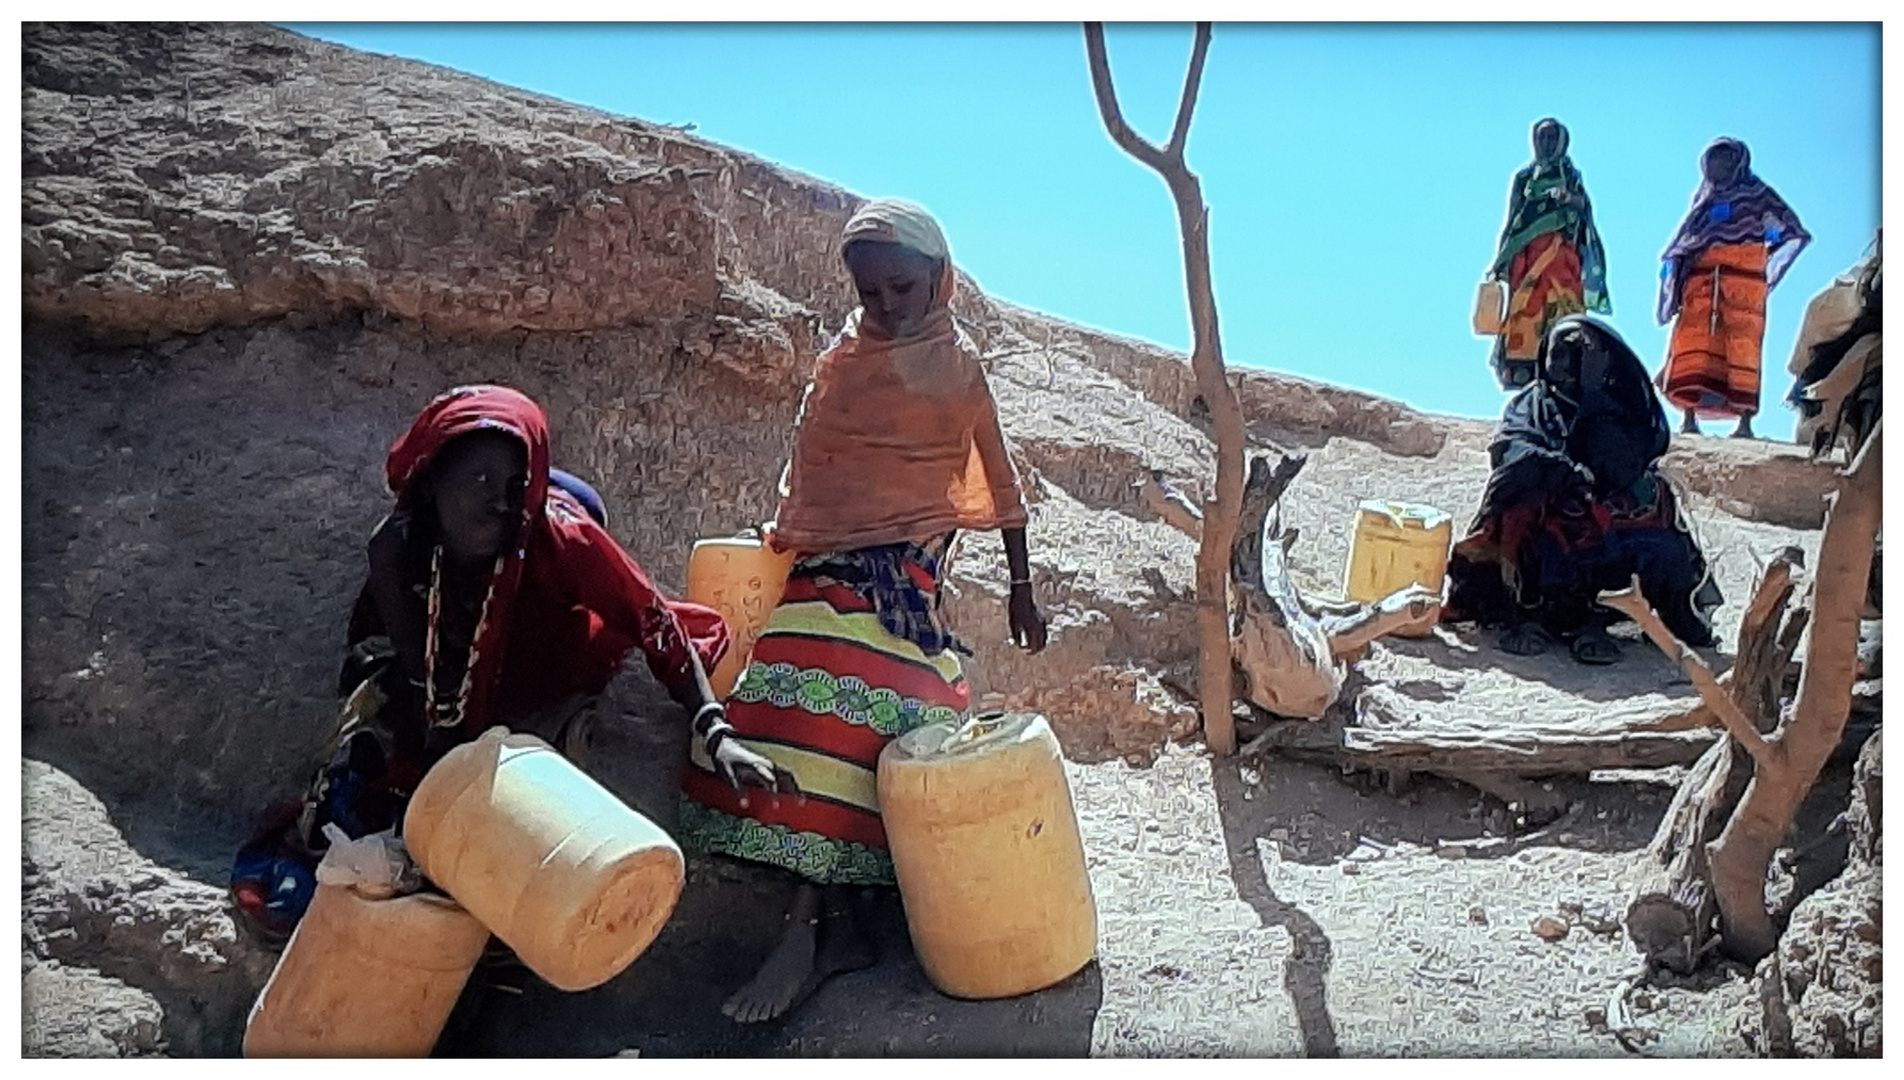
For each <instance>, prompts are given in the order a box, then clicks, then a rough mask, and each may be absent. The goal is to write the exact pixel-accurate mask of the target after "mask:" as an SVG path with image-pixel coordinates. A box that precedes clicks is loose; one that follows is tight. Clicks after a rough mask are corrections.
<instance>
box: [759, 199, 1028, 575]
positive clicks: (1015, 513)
mask: <svg viewBox="0 0 1904 1080" xmlns="http://www.w3.org/2000/svg"><path fill="white" fill-rule="evenodd" d="M923 215H924V211H923V210H919V209H918V208H916V207H912V206H910V205H908V204H904V203H898V202H896V201H882V202H876V203H869V204H867V206H865V207H863V208H862V209H861V210H860V211H859V213H858V214H856V215H855V216H854V219H853V220H852V221H850V222H849V223H848V224H847V228H846V235H847V237H848V238H859V237H869V238H879V237H880V236H881V233H882V232H883V233H884V235H885V236H892V237H895V238H896V239H898V240H899V241H900V242H903V243H905V244H906V246H908V247H913V248H915V249H917V250H922V251H923V253H924V254H926V255H929V256H933V257H935V258H939V259H941V260H943V261H944V264H945V270H944V273H943V274H942V275H941V277H940V279H939V282H938V285H937V288H936V289H935V291H934V294H933V299H932V308H931V311H930V313H929V314H928V315H927V317H926V322H925V327H924V329H923V330H921V331H920V333H919V334H918V335H917V336H914V337H911V338H907V339H904V340H897V341H896V340H892V339H890V338H886V337H884V336H882V335H880V334H879V333H878V332H877V331H875V330H874V329H873V328H872V327H871V326H869V325H865V324H864V323H863V322H862V321H861V316H862V314H863V313H862V312H859V311H855V312H854V313H853V315H852V316H851V317H849V318H848V319H847V323H846V328H845V330H843V331H842V332H841V334H840V338H839V340H838V341H836V342H835V343H834V344H833V345H832V347H831V348H829V349H827V350H826V352H824V353H823V354H821V356H820V360H819V363H818V364H817V365H816V366H815V368H814V373H813V381H812V382H811V383H809V384H808V386H807V390H806V395H805V397H804V398H803V399H802V401H801V403H800V413H799V416H798V417H797V418H796V420H795V421H794V424H795V427H794V436H793V456H792V458H791V460H789V461H788V463H787V468H786V471H785V473H783V474H782V477H781V488H780V509H779V512H778V515H777V520H776V522H775V525H774V539H773V546H774V547H775V548H777V549H779V550H781V551H797V552H802V553H819V552H827V551H849V550H852V549H854V548H862V547H870V546H872V545H875V544H890V543H896V542H898V541H902V540H924V539H927V538H929V537H932V536H935V535H937V534H939V533H944V532H950V531H952V530H954V529H999V528H1011V527H1013V526H1022V525H1024V524H1025V522H1026V517H1027V516H1026V513H1025V503H1024V499H1023V496H1022V494H1021V492H1020V490H1019V486H1018V475H1017V473H1016V471H1015V470H1014V469H1013V468H1012V463H1011V458H1010V457H1009V456H1008V455H1007V453H1006V450H1005V437H1004V434H1003V432H1002V431H1000V429H999V426H998V409H997V406H996V404H995V403H994V402H993V400H992V391H991V387H990V386H989V385H988V384H987V383H986V381H985V371H984V369H983V368H982V367H981V366H980V365H979V358H978V350H977V349H976V348H975V347H974V346H973V345H972V343H971V341H970V340H968V339H967V338H966V336H965V335H964V334H963V333H961V332H960V331H959V330H958V328H957V327H956V326H955V325H953V322H952V313H951V310H950V303H951V300H952V282H953V277H952V261H951V259H950V257H949V255H948V253H947V252H946V251H945V249H944V241H943V239H942V238H940V237H938V235H937V234H938V228H937V225H936V224H935V223H933V222H931V219H930V218H929V217H928V218H924V220H923V222H922V221H920V220H919V218H921V217H923ZM894 225H898V226H899V227H898V228H896V229H895V228H893V226H894ZM921 231H924V232H925V233H926V234H927V235H930V236H931V237H932V241H936V243H934V242H932V241H925V242H920V241H918V240H915V239H914V238H915V237H918V236H920V234H921ZM928 247H937V248H938V249H939V250H936V251H932V250H924V249H925V248H928Z"/></svg>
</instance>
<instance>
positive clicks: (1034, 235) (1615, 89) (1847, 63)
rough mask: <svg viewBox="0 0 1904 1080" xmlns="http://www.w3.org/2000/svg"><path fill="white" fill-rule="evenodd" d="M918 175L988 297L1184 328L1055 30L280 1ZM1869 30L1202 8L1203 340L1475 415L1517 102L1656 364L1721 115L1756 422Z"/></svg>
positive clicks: (469, 63) (1103, 319) (904, 187)
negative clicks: (1755, 203) (504, 16)
mask: <svg viewBox="0 0 1904 1080" xmlns="http://www.w3.org/2000/svg"><path fill="white" fill-rule="evenodd" d="M293 29H297V30H300V31H302V32H304V33H308V34H312V35H314V36H317V37H321V38H325V39H327V40H331V41H335V42H338V43H340V44H345V45H350V46H353V47H357V48H363V49H368V50H372V51H376V52H383V53H390V54H394V55H399V56H406V57H412V58H415V59H420V60H426V61H430V62H432V63H438V64H443V65H445V66H448V67H452V68H456V69H458V70H462V71H467V72H470V73H473V74H477V75H481V76H484V77H487V78H491V79H495V80H497V81H500V82H504V83H509V84H511V85H515V86H520V87H523V88H526V89H530V90H534V91H538V92H541V93H547V94H551V95H554V96H556V97H560V98H564V99H567V100H570V101H575V102H579V103H582V104H587V105H591V106H594V107H597V108H601V109H605V110H608V111H610V112H615V113H622V114H628V115H633V116H638V117H641V118H643V119H646V120H652V121H659V122H666V123H689V122H691V123H694V124H695V125H697V127H696V131H697V134H700V135H702V136H705V137H707V138H709V139H713V140H715V141H717V142H721V143H725V144H727V145H730V146H734V147H738V148H741V149H744V150H747V151H750V152H752V153H755V154H759V155H761V156H763V157H767V158H770V159H772V160H774V161H777V162H779V163H781V164H783V165H786V166H789V167H791V168H794V169H798V170H801V171H803V172H807V173H810V174H813V175H816V176H820V177H823V178H825V179H827V180H830V181H833V182H836V183H838V184H840V185H842V186H844V187H847V188H849V189H851V190H853V191H856V192H859V193H861V194H864V195H900V196H904V197H907V198H911V199H915V200H918V201H919V202H921V203H924V204H925V205H926V206H927V207H928V208H930V209H931V210H932V211H933V212H934V213H935V214H936V215H937V216H938V217H939V219H940V220H941V222H942V223H943V224H944V226H945V229H946V233H947V235H948V237H949V238H950V240H951V243H952V249H953V254H954V257H955V258H956V259H957V260H958V262H959V263H960V265H961V266H963V267H964V268H965V269H966V270H967V271H968V272H970V273H971V274H972V275H973V276H974V277H975V278H976V279H977V280H978V282H979V284H980V285H981V286H983V287H984V288H985V289H986V290H987V291H988V292H990V293H992V294H994V295H997V296H1000V297H1002V298H1005V299H1008V300H1011V301H1014V302H1016V303H1020V304H1024V305H1026V306H1029V307H1033V308H1037V309H1040V310H1043V311H1048V312H1051V313H1053V314H1056V315H1059V316H1062V317H1064V318H1066V319H1070V320H1072V321H1076V322H1080V323H1085V324H1088V325H1092V326H1098V327H1103V328H1105V329H1108V330H1112V331H1115V332H1118V333H1123V334H1128V335H1131V336H1134V337H1139V338H1144V339H1147V340H1151V341H1156V342H1159V343H1162V344H1165V345H1169V346H1172V347H1176V348H1180V349H1183V348H1187V347H1188V345H1189V323H1188V317H1187V314H1186V311H1185V302H1184V295H1183V285H1182V256H1181V254H1180V249H1179V246H1178V237H1177V226H1176V218H1175V213H1174V211H1173V209H1172V206H1171V203H1170V200H1169V197H1168V194H1167V193H1166V191H1165V190H1164V187H1163V184H1162V182H1161V181H1160V180H1158V179H1157V178H1156V177H1155V175H1154V174H1152V173H1151V172H1150V171H1149V170H1147V169H1145V168H1144V167H1142V166H1140V165H1138V164H1137V163H1136V162H1135V161H1132V160H1131V159H1129V158H1127V157H1125V156H1124V155H1123V154H1122V153H1121V152H1120V151H1118V150H1117V149H1116V147H1114V146H1113V145H1112V144H1111V142H1110V140H1109V139H1108V137H1107V136H1106V135H1105V134H1104V131H1103V126H1102V124H1101V122H1100V121H1099V119H1098V116H1097V112H1096V106H1095V104H1094V102H1093V100H1092V97H1091V88H1090V80H1089V76H1088V73H1087V69H1086V66H1085V60H1084V46H1083V40H1082V35H1081V33H1080V31H1079V29H1078V27H1077V26H1076V25H1073V24H1005V25H937V26H935V25H918V24H913V25H892V26H862V25H851V24H846V25H841V24H833V25H759V24H728V25H696V24H667V25H654V24H650V25H642V24H632V25H590V24H563V25H504V24H468V25H459V24H350V25H346V24H295V25H294V26H293ZM1108 37H1109V43H1110V51H1111V61H1112V66H1113V70H1114V71H1115V74H1116V77H1117V83H1118V92H1119V97H1120V100H1121V101H1122V102H1123V104H1124V110H1125V115H1126V116H1127V117H1128V118H1129V119H1130V120H1131V121H1132V122H1133V123H1134V124H1135V125H1136V126H1137V127H1138V128H1139V129H1140V130H1142V131H1144V132H1146V133H1148V134H1150V135H1152V136H1153V137H1155V138H1161V137H1162V136H1163V135H1165V134H1166V133H1167V131H1168V128H1169V124H1170V121H1171V117H1172V114H1173V111H1174V109H1175V105H1176V100H1177V94H1178V90H1179V87H1180V85H1181V81H1182V77H1183V65H1184V61H1185V59H1186V57H1187V55H1188V50H1189V44H1190V28H1189V27H1188V26H1170V25H1123V26H1119V25H1114V26H1112V27H1110V29H1109V34H1108ZM1879 70H1880V59H1879V35H1878V29H1877V27H1876V25H1875V24H1816V25H1793V24H1777V25H1773V24H1760V25H1754V24H1729V25H1693V24H1655V25H1639V24H1625V25H1612V24H1602V25H1593V24H1585V25H1565V24H1550V25H1489V24H1465V25H1463V24H1447V25H1407V24H1359V25H1353V24H1298V25H1276V24H1222V23H1219V24H1218V25H1217V27H1216V30H1215V36H1214V39H1213V42H1212V44H1211V48H1210V56H1209V61H1208V65H1207V67H1206V69H1205V73H1204V82H1203V92H1202V95H1201V98H1200V100H1199V105H1198V108H1197V113H1196V122H1195V126H1194V127H1193V128H1192V130H1191V134H1190V143H1189V155H1188V156H1189V161H1190V164H1191V167H1192V168H1194V169H1195V170H1196V171H1197V172H1198V173H1199V175H1201V177H1202V178H1203V184H1204V195H1205V198H1206V200H1207V201H1208V203H1209V205H1210V215H1211V226H1210V229H1211V246H1212V256H1213V259H1214V264H1215V265H1214V273H1215V281H1216V293H1217V303H1218V309H1219V313H1220V318H1221V322H1222V330H1223V341H1224V349H1225V352H1226V354H1227V357H1228V359H1229V361H1230V362H1231V363H1232V364H1244V365H1250V366H1255V367H1263V368H1270V369H1274V370H1279V371H1286V372H1292V373H1296V374H1300V375H1305V376H1310V377H1313V378H1319V379H1326V380H1329V381H1331V382H1336V383H1340V384H1345V385H1349V386H1355V387H1359V388H1362V389H1366V390H1371V391H1374V392H1377V393H1380V394H1384V395H1387V396H1390V397H1396V398H1400V399H1402V400H1404V401H1407V402H1409V403H1411V404H1413V405H1415V406H1417V407H1419V408H1423V409H1428V410H1432V411H1437V412H1450V413H1456V414H1459V415H1466V416H1481V417H1491V416H1494V415H1496V414H1497V413H1498V411H1499V407H1500V404H1501V401H1502V395H1501V392H1500V391H1499V389H1498V388H1497V387H1496V385H1495V383H1494V382H1493V379H1492V375H1491V373H1490V372H1489V370H1488V368H1487V364H1486V357H1487V352H1488V343H1487V341H1486V340H1484V339H1481V338H1477V337H1475V336H1473V334H1472V333H1471V331H1470V330H1469V328H1468V317H1469V312H1470V310H1471V307H1472V303H1473V295H1474V287H1475V284H1476V282H1477V281H1478V280H1479V279H1480V276H1481V274H1482V272H1483V271H1484V270H1485V268H1486V266H1487V264H1488V262H1489V261H1490V259H1491V258H1492V256H1493V251H1494V243H1495V240H1496V238H1497V236H1498V234H1499V230H1500V225H1501V218H1502V214H1503V210H1504V206H1505V199H1506V191H1507V184H1508V180H1509V179H1510V177H1511V176H1512V174H1513V172H1514V170H1515V169H1517V168H1519V167H1520V166H1521V165H1522V164H1524V163H1525V162H1526V161H1527V159H1528V158H1529V156H1530V150H1529V147H1528V142H1527V133H1528V127H1529V125H1530V124H1531V123H1532V122H1533V121H1534V120H1536V119H1538V118H1539V117H1541V116H1543V115H1549V114H1551V115H1554V116H1558V117H1559V118H1560V119H1561V120H1562V121H1563V122H1565V123H1566V124H1567V125H1568V127H1569V128H1570V129H1571V131H1572V133H1573V146H1572V154H1573V159H1574V162H1575V164H1576V165H1578V166H1579V168H1580V170H1581V172H1582V174H1583V176H1584V178H1585V181H1586V185H1587V190H1588V192H1589V193H1590V194H1591V195H1592V197H1593V201H1594V207H1595V213H1596V215H1597V217H1598V221H1599V226H1600V230H1601V234H1602V236H1603V237H1604V239H1605V242H1606V247H1607V254H1608V262H1609V291H1610V293H1611V294H1612V298H1613V309H1614V310H1613V321H1614V324H1615V325H1616V326H1617V327H1618V328H1619V329H1620V330H1621V332H1622V333H1623V334H1625V335H1626V337H1627V340H1628V341H1629V342H1631V343H1632V344H1633V346H1634V347H1635V348H1636V349H1637V350H1638V351H1639V353H1640V355H1641V356H1642V357H1643V358H1645V359H1646V360H1647V362H1648V363H1649V364H1650V365H1654V366H1655V367H1656V366H1657V364H1658V362H1659V359H1660V358H1661V356H1662V352H1663V349H1664V347H1665V339H1666V331H1665V329H1664V328H1661V327H1658V326H1656V325H1655V324H1654V322H1653V317H1652V311H1653V296H1654V290H1655V288H1656V283H1657V280H1658V267H1659V262H1658V254H1659V251H1660V249H1661V248H1662V247H1663V246H1664V245H1665V243H1666V241H1667V239H1668V238H1669V237H1670V235H1671V234H1672V231H1673V229H1674V228H1675V226H1676V225H1677V224H1678V221H1679V218H1680V216H1681V215H1682V214H1683V213H1684V212H1685V209H1686V207H1687V204H1688V201H1689V199H1690V197H1691V194H1692V191H1693V188H1694V187H1695V186H1696V183H1697V180H1698V165H1697V162H1698V157H1699V152H1700V150H1701V149H1702V148H1703V147H1704V145H1705V144H1706V142H1707V141H1708V140H1710V139H1711V138H1712V137H1714V136H1716V135H1720V134H1728V135H1734V136H1737V137H1739V138H1742V139H1744V140H1745V141H1746V142H1747V143H1748V144H1749V145H1750V146H1751V148H1752V155H1753V164H1754V167H1755V169H1756V170H1757V171H1758V173H1759V175H1760V176H1762V177H1763V178H1764V179H1765V180H1767V181H1768V182H1769V183H1771V184H1772V185H1773V187H1775V188H1776V189H1778V191H1779V192H1780V193H1781V194H1783V195H1784V196H1785V197H1786V199H1787V200H1788V201H1789V202H1790V203H1791V204H1792V206H1793V207H1794V208H1795V209H1796V210H1797V211H1798V214H1799V216H1800V218H1801V219H1802V220H1803V221H1804V222H1805V224H1806V226H1807V227H1808V228H1809V229H1810V230H1811V231H1812V234H1813V236H1814V237H1815V239H1814V242H1813V244H1812V246H1811V247H1810V248H1809V249H1808V250H1807V251H1806V252H1805V253H1804V254H1803V255H1802V256H1800V258H1799V260H1798V262H1797V263H1796V265H1795V266H1794V267H1793V269H1792V271H1791V272H1790V274H1789V275H1788V277H1787V278H1786V280H1785V282H1784V283H1783V284H1782V285H1781V286H1780V287H1779V289H1778V290H1777V291H1776V292H1774V293H1773V295H1772V300H1771V312H1770V319H1769V322H1768V325H1767V330H1766V342H1765V352H1766V361H1767V362H1766V369H1767V370H1766V381H1765V398H1766V401H1765V405H1764V408H1765V416H1764V419H1763V421H1762V422H1761V424H1760V425H1759V427H1760V430H1761V432H1762V433H1764V434H1767V435H1775V436H1781V437H1782V436H1788V435H1789V433H1790V430H1791V419H1790V417H1791V414H1790V412H1789V411H1788V410H1786V409H1784V408H1783V407H1782V405H1780V404H1779V403H1778V400H1779V399H1780V398H1782V397H1783V395H1784V393H1785V391H1786V390H1787V389H1789V386H1790V381H1789V378H1788V376H1786V375H1785V373H1784V368H1785V361H1786V359H1787V357H1788V356H1789V355H1790V352H1791V347H1792V340H1793V337H1794V335H1795V334H1796V332H1797V328H1798V322H1799V319H1800V317H1801V316H1802V314H1803V310H1804V305H1805V301H1806V299H1807V298H1808V297H1809V296H1810V295H1811V294H1812V293H1813V292H1815V291H1816V290H1817V289H1819V288H1820V287H1822V286H1823V284H1824V283H1825V282H1826V281H1828V280H1829V279H1830V278H1831V277H1832V276H1834V275H1835V274H1837V273H1839V272H1841V271H1842V270H1843V269H1844V268H1846V267H1847V266H1849V265H1850V264H1851V263H1852V262H1853V261H1854V260H1855V259H1856V258H1857V257H1858V256H1859V254H1860V253H1861V252H1862V251H1863V250H1864V248H1865V246H1866V245H1867V244H1868V243H1869V241H1870V240H1871V237H1872V235H1873V233H1874V231H1875V229H1876V227H1877V225H1878V222H1879V210H1880V196H1879V191H1880V182H1879V181H1880V176H1879V168H1880V165H1879V162H1880V156H1879V154H1880V114H1879V96H1880V95H1879Z"/></svg>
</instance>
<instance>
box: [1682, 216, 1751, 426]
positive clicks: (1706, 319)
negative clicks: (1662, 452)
mask: <svg viewBox="0 0 1904 1080" xmlns="http://www.w3.org/2000/svg"><path fill="white" fill-rule="evenodd" d="M1765 296H1766V285H1765V245H1764V244H1762V243H1746V244H1714V245H1713V246H1712V247H1709V248H1707V249H1706V250H1705V251H1703V252H1701V253H1700V254H1699V256H1698V257H1697V258H1695V259H1694V260H1693V262H1692V265H1691V266H1690V267H1688V268H1687V270H1686V277H1685V282H1684V284H1683V285H1681V286H1680V292H1679V315H1678V317H1677V318H1676V319H1675V320H1674V321H1673V335H1672V339H1671V341H1670V343H1669V344H1668V345H1667V350H1666V367H1665V369H1664V370H1663V371H1661V372H1660V376H1659V388H1660V392H1661V393H1662V394H1664V395H1665V397H1666V400H1667V401H1668V402H1670V403H1672V405H1673V406H1675V407H1676V408H1680V409H1690V410H1692V412H1693V414H1694V415H1695V416H1701V417H1727V416H1753V415H1756V414H1757V413H1758V411H1759V365H1760V347H1761V346H1762V345H1763V344H1764V341H1765Z"/></svg>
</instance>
